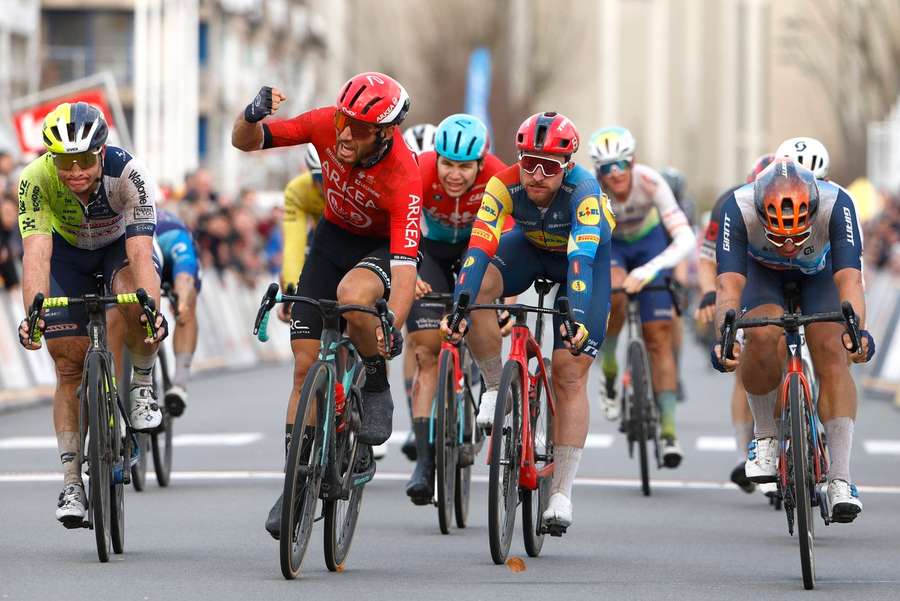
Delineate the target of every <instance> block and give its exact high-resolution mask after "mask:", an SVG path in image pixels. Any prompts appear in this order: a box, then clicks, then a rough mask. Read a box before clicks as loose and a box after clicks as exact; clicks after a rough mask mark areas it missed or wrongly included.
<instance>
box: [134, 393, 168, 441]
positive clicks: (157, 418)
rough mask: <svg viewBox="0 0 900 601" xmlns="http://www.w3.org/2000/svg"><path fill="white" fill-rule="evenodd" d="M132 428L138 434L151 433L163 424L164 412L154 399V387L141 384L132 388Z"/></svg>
mask: <svg viewBox="0 0 900 601" xmlns="http://www.w3.org/2000/svg"><path fill="white" fill-rule="evenodd" d="M130 396H131V413H130V414H129V418H130V419H131V427H132V428H134V430H135V431H137V432H151V431H153V430H156V429H157V428H159V426H160V424H162V419H163V416H162V411H160V410H159V404H157V402H156V399H155V398H153V387H152V386H141V385H139V384H137V385H134V386H132V387H131V392H130Z"/></svg>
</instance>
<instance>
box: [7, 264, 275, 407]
mask: <svg viewBox="0 0 900 601" xmlns="http://www.w3.org/2000/svg"><path fill="white" fill-rule="evenodd" d="M269 281H270V280H268V279H260V280H259V282H258V283H257V285H255V286H253V287H248V286H247V285H246V284H244V283H242V282H241V281H240V280H239V279H238V278H237V277H235V276H234V275H233V274H231V273H229V272H226V273H224V274H222V275H219V274H218V273H216V272H214V271H207V272H204V274H203V291H202V293H201V294H200V296H199V298H198V302H197V319H198V320H199V323H200V339H199V341H198V344H197V352H196V353H195V355H194V363H193V371H194V372H195V373H196V372H202V371H204V370H211V369H241V368H243V369H246V368H252V367H253V366H255V365H258V364H261V363H272V362H278V361H287V360H289V359H290V358H291V348H290V331H289V328H288V326H287V324H284V323H282V322H281V321H279V320H278V319H276V318H275V316H274V315H273V316H272V319H271V320H270V321H269V331H270V336H271V340H270V341H269V342H268V343H266V344H262V343H260V342H259V341H257V340H256V339H255V338H254V337H253V336H252V334H251V330H252V328H253V320H254V318H255V317H256V311H257V309H258V308H259V301H260V299H261V298H262V295H263V292H265V290H266V287H267V286H268V284H269ZM162 304H163V312H164V313H165V314H166V318H167V319H168V320H169V324H170V325H173V326H174V324H175V319H174V317H173V315H172V310H171V307H169V303H168V302H166V301H163V303H162ZM24 314H25V313H24V309H23V307H22V297H21V290H15V291H12V292H10V291H7V290H0V411H2V410H3V409H9V408H13V407H17V406H21V405H23V404H30V403H32V402H35V401H37V400H40V399H49V398H50V395H51V394H52V391H53V385H54V383H55V381H56V376H55V374H54V370H53V362H52V361H51V359H50V355H49V354H48V353H47V350H46V346H45V347H44V348H43V349H41V350H39V351H26V350H25V349H24V348H22V346H21V345H20V344H19V341H18V336H17V335H16V328H17V327H18V324H19V322H20V321H21V320H22V318H23V317H24ZM163 344H164V345H165V347H166V349H167V350H168V351H169V353H170V355H169V356H170V357H171V356H172V355H171V353H172V336H169V337H168V338H167V339H166V340H165V341H164V342H163Z"/></svg>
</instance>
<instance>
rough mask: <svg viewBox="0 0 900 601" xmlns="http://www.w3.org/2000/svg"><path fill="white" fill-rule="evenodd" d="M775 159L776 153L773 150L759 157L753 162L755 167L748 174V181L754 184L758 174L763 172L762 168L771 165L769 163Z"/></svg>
mask: <svg viewBox="0 0 900 601" xmlns="http://www.w3.org/2000/svg"><path fill="white" fill-rule="evenodd" d="M774 160H775V155H774V154H772V153H771V152H770V153H768V154H764V155H762V156H761V157H759V158H757V159H756V161H754V163H753V169H751V170H750V173H748V174H747V183H748V184H752V183H753V181H754V180H755V179H756V176H757V175H759V174H760V173H762V170H763V169H765V168H766V167H768V166H769V163H771V162H772V161H774Z"/></svg>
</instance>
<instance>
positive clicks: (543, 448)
mask: <svg viewBox="0 0 900 601" xmlns="http://www.w3.org/2000/svg"><path fill="white" fill-rule="evenodd" d="M544 368H545V369H546V370H547V381H548V383H550V385H551V386H552V385H553V384H552V382H550V371H551V364H550V359H548V358H547V357H544ZM548 394H549V392H548V391H547V390H545V389H544V385H543V382H541V380H540V379H538V381H537V383H536V384H535V394H534V400H533V401H532V403H531V416H529V418H530V419H531V432H532V436H533V445H532V446H533V448H534V463H535V467H536V468H537V470H538V471H540V470H542V469H544V468H545V467H546V466H547V465H548V464H550V463H552V462H553V442H552V438H553V416H552V415H551V414H550V404H549V403H548V401H547V397H548ZM541 456H543V459H541ZM552 483H553V478H552V476H550V477H544V478H542V477H540V476H538V487H537V488H536V489H535V490H523V491H522V534H523V536H524V539H525V552H526V553H528V556H529V557H537V556H538V555H540V554H541V549H542V548H543V546H544V533H543V516H544V511H545V510H546V509H547V503H549V501H550V487H551V485H552Z"/></svg>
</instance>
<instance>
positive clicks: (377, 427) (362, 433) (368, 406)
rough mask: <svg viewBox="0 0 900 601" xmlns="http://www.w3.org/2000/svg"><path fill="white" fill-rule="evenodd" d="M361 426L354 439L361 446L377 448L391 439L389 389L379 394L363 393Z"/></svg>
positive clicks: (392, 413)
mask: <svg viewBox="0 0 900 601" xmlns="http://www.w3.org/2000/svg"><path fill="white" fill-rule="evenodd" d="M362 409H363V411H362V425H361V426H360V428H359V432H358V433H357V435H356V439H357V440H358V441H359V442H361V443H362V444H367V445H370V446H373V447H374V446H377V445H380V444H382V443H385V442H387V440H388V438H390V437H391V430H392V428H393V419H394V399H393V398H392V397H391V389H390V388H385V389H384V390H382V391H380V392H372V391H369V390H364V391H363V408H362Z"/></svg>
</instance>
